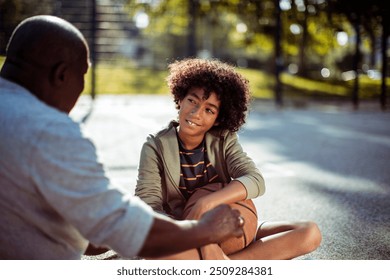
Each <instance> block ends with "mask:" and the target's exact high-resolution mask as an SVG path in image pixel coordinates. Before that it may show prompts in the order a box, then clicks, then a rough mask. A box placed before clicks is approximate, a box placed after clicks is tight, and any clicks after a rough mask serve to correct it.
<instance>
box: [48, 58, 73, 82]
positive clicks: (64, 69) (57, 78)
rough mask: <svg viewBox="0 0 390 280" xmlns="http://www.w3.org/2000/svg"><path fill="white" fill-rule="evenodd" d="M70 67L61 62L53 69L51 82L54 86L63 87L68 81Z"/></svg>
mask: <svg viewBox="0 0 390 280" xmlns="http://www.w3.org/2000/svg"><path fill="white" fill-rule="evenodd" d="M68 71H69V67H68V65H67V64H66V63H65V62H59V63H57V64H56V65H54V66H53V67H52V69H51V75H50V82H51V83H52V84H53V85H54V86H61V85H63V83H64V82H65V81H66V78H67V75H68Z"/></svg>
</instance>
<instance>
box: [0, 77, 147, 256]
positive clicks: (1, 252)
mask: <svg viewBox="0 0 390 280" xmlns="http://www.w3.org/2000/svg"><path fill="white" fill-rule="evenodd" d="M0 213H1V214H0V259H80V258H81V255H82V254H83V252H84V251H85V249H86V247H87V245H88V240H90V242H91V243H93V244H95V245H98V246H99V245H100V246H109V247H110V248H111V249H113V250H115V251H116V252H118V253H119V254H120V255H122V256H123V257H133V256H135V255H137V254H138V252H139V250H140V249H141V247H142V245H143V243H144V241H145V238H146V236H147V234H148V232H149V230H150V227H151V225H152V222H153V213H152V210H151V208H150V207H149V206H147V205H146V204H145V203H143V202H142V201H141V200H140V199H138V198H137V197H134V196H132V195H130V194H125V193H123V192H121V190H120V189H118V188H116V187H114V186H113V185H112V184H111V182H110V181H109V179H108V178H107V176H106V175H105V172H104V169H103V166H102V165H101V164H100V163H99V162H98V161H97V156H96V150H95V147H94V145H93V144H92V142H91V141H89V140H88V139H86V138H85V137H84V136H83V135H82V132H81V129H80V126H79V124H78V123H75V122H74V121H73V120H71V118H70V117H69V116H68V115H66V114H64V113H62V112H60V111H58V110H56V109H54V108H51V107H49V106H47V105H46V104H44V103H43V102H41V101H40V100H38V99H37V98H36V97H35V96H34V95H32V94H31V93H30V92H28V91H27V90H26V89H24V88H22V87H20V86H19V85H17V84H15V83H12V82H10V81H7V80H5V79H3V78H0Z"/></svg>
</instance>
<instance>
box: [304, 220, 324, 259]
mask: <svg viewBox="0 0 390 280" xmlns="http://www.w3.org/2000/svg"><path fill="white" fill-rule="evenodd" d="M302 226H303V230H304V232H305V240H306V242H305V244H306V245H307V250H308V251H309V252H311V251H314V250H315V249H317V248H318V247H319V246H320V244H321V241H322V234H321V231H320V229H319V227H318V225H317V224H316V223H314V222H304V223H303V225H302Z"/></svg>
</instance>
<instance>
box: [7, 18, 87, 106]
mask: <svg viewBox="0 0 390 280" xmlns="http://www.w3.org/2000/svg"><path fill="white" fill-rule="evenodd" d="M88 66H89V53H88V46H87V43H86V40H85V38H84V36H83V35H82V34H81V32H80V31H79V30H78V29H77V28H76V27H75V26H73V25H72V24H71V23H69V22H67V21H65V20H63V19H60V18H58V17H54V16H46V15H45V16H34V17H30V18H28V19H25V20H24V21H22V22H21V23H20V24H19V25H18V26H17V27H16V28H15V30H14V32H13V33H12V36H11V39H10V41H9V43H8V46H7V56H6V60H5V62H4V65H3V67H2V69H1V73H0V76H2V77H3V78H6V79H8V80H10V81H12V82H14V83H17V84H19V85H21V86H22V87H24V88H26V89H27V90H29V91H30V92H31V93H32V94H34V95H35V96H36V97H38V98H39V99H40V100H41V101H43V102H45V103H46V104H47V105H49V106H52V107H55V108H57V109H58V110H60V111H63V112H66V113H69V111H70V110H71V109H72V108H73V106H74V104H75V102H76V100H77V99H78V97H79V95H80V94H81V92H82V91H83V89H84V75H85V73H86V72H87V70H88Z"/></svg>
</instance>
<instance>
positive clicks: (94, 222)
mask: <svg viewBox="0 0 390 280" xmlns="http://www.w3.org/2000/svg"><path fill="white" fill-rule="evenodd" d="M88 66H89V55H88V47H87V44H86V41H85V39H84V37H83V35H82V34H81V33H80V32H79V31H78V30H77V29H76V28H75V27H74V26H73V25H71V24H70V23H69V22H66V21H64V20H62V19H60V18H57V17H53V16H35V17H31V18H28V19H26V20H24V21H23V22H22V23H21V24H19V26H18V27H17V28H16V29H15V31H14V33H13V35H12V37H11V40H10V42H9V44H8V48H7V57H6V60H5V63H4V65H3V68H2V69H1V73H0V76H1V77H0V100H1V102H0V137H1V140H0V213H1V215H0V259H80V258H81V256H82V254H83V253H84V252H85V250H86V248H87V247H88V244H91V243H92V244H94V245H96V246H103V247H108V248H111V249H113V250H115V251H116V252H118V253H119V254H120V255H122V256H124V257H133V256H135V255H139V256H144V257H158V256H162V255H166V254H172V253H176V252H179V251H183V250H187V249H190V248H196V247H200V246H203V245H206V244H209V243H219V242H221V241H222V240H224V239H226V238H228V237H231V236H240V235H241V234H242V221H241V218H240V216H239V213H237V211H234V210H232V209H231V208H230V207H229V206H226V205H223V206H221V207H218V208H216V209H214V210H212V211H210V212H208V213H206V214H205V215H204V216H203V218H202V219H201V220H200V221H179V222H177V221H173V220H171V219H169V218H167V217H164V216H161V215H159V214H157V213H155V212H153V211H152V210H151V208H149V206H147V205H146V204H144V203H143V202H142V201H140V200H139V199H138V198H135V197H133V196H129V195H128V194H124V193H122V192H121V191H120V190H119V189H117V188H115V187H114V186H113V185H112V184H111V182H110V181H109V179H108V178H107V177H106V176H105V173H104V170H103V168H102V165H101V164H100V163H99V162H98V161H97V158H96V150H95V147H94V146H93V144H92V143H91V142H90V141H89V140H88V139H86V138H84V137H83V136H82V133H81V131H80V127H79V125H78V124H77V123H75V122H73V121H72V120H71V119H70V118H69V116H68V113H69V112H70V110H71V109H72V108H73V106H74V105H75V103H76V101H77V99H78V97H79V95H80V93H81V92H82V90H83V88H84V75H85V73H86V72H87V70H88Z"/></svg>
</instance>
